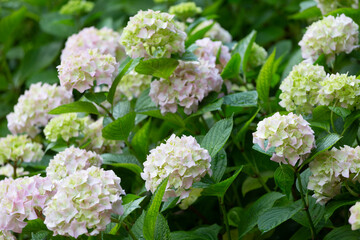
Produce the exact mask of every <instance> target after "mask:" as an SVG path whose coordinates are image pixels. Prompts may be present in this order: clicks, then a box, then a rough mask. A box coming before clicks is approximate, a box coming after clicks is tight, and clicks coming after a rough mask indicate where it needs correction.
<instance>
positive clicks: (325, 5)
mask: <svg viewBox="0 0 360 240" xmlns="http://www.w3.org/2000/svg"><path fill="white" fill-rule="evenodd" d="M315 2H317V6H318V8H320V10H321V12H322V14H324V15H325V14H327V13H329V12H331V11H334V10H336V9H338V8H347V7H350V8H358V7H359V1H358V0H315Z"/></svg>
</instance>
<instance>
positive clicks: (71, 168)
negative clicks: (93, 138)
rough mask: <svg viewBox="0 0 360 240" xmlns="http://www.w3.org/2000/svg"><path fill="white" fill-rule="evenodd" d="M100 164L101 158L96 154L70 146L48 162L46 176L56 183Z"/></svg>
mask: <svg viewBox="0 0 360 240" xmlns="http://www.w3.org/2000/svg"><path fill="white" fill-rule="evenodd" d="M101 163H102V158H101V157H100V155H98V154H97V153H95V152H91V151H86V150H84V149H80V148H75V147H73V146H71V147H69V148H67V149H65V150H64V151H62V152H60V153H58V154H56V155H55V156H54V158H53V159H52V160H50V163H49V166H48V167H47V168H46V176H47V177H49V178H50V179H51V180H52V181H55V182H58V181H61V180H62V179H64V178H65V177H67V176H69V175H71V174H73V173H75V172H77V171H80V170H86V169H88V168H89V167H91V166H96V167H100V166H101Z"/></svg>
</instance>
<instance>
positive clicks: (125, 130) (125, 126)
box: [102, 112, 136, 140]
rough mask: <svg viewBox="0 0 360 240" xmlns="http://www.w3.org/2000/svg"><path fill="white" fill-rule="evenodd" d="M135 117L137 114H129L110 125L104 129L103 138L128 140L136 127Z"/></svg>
mask: <svg viewBox="0 0 360 240" xmlns="http://www.w3.org/2000/svg"><path fill="white" fill-rule="evenodd" d="M135 117H136V113H135V112H129V113H128V114H126V115H125V116H123V117H121V118H118V119H116V120H115V121H113V122H112V123H109V124H108V125H107V126H106V127H104V128H103V129H102V135H103V137H104V138H106V139H110V140H127V138H128V137H129V134H130V132H131V130H132V129H133V128H134V126H135Z"/></svg>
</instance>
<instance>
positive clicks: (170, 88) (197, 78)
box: [149, 59, 223, 114]
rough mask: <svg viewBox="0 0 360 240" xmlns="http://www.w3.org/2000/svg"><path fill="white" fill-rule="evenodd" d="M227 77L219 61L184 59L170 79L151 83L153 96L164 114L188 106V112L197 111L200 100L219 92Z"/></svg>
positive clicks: (186, 111) (186, 109)
mask: <svg viewBox="0 0 360 240" xmlns="http://www.w3.org/2000/svg"><path fill="white" fill-rule="evenodd" d="M222 83H223V79H222V78H221V76H220V74H219V70H218V69H217V68H216V66H215V64H213V63H210V62H208V61H203V60H202V59H199V62H184V61H180V64H179V66H178V67H177V68H176V69H175V71H174V73H173V74H172V75H171V76H170V78H169V79H160V80H155V81H153V82H151V89H150V94H149V95H150V97H151V99H152V100H153V101H154V102H155V103H156V104H157V105H159V106H160V110H161V113H163V114H164V113H166V112H172V113H175V112H176V111H177V108H178V105H180V106H182V107H184V112H185V113H186V114H191V113H192V112H196V111H197V109H198V105H199V102H201V101H202V100H203V99H204V97H206V96H207V95H208V94H209V92H211V91H216V92H219V91H220V89H221V85H222Z"/></svg>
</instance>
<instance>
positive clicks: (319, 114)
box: [312, 106, 331, 122]
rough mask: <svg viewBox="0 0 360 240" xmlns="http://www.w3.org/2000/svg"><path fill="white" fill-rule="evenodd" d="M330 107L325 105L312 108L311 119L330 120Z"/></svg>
mask: <svg viewBox="0 0 360 240" xmlns="http://www.w3.org/2000/svg"><path fill="white" fill-rule="evenodd" d="M330 112H331V111H330V109H329V108H328V107H327V106H317V107H316V108H315V109H314V110H313V113H312V115H313V118H312V120H313V121H315V122H322V121H329V120H330Z"/></svg>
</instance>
